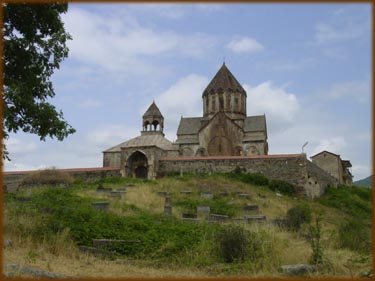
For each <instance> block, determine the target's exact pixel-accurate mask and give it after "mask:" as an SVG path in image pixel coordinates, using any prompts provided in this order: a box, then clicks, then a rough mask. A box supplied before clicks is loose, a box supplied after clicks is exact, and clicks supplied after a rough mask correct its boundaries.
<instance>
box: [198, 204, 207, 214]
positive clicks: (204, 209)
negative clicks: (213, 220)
mask: <svg viewBox="0 0 375 281" xmlns="http://www.w3.org/2000/svg"><path fill="white" fill-rule="evenodd" d="M197 214H198V215H199V214H201V215H202V214H203V215H209V214H210V206H197Z"/></svg>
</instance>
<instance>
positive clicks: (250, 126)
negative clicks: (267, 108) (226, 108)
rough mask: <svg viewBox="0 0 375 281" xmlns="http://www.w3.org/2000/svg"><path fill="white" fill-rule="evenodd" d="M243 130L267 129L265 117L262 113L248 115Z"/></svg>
mask: <svg viewBox="0 0 375 281" xmlns="http://www.w3.org/2000/svg"><path fill="white" fill-rule="evenodd" d="M243 130H244V131H245V132H259V131H267V129H266V117H265V116H264V115H256V116H248V117H246V119H245V122H244V125H243Z"/></svg>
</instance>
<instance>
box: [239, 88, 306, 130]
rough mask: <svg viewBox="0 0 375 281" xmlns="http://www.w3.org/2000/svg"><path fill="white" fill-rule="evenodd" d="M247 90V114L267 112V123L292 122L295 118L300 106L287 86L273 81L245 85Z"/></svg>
mask: <svg viewBox="0 0 375 281" xmlns="http://www.w3.org/2000/svg"><path fill="white" fill-rule="evenodd" d="M244 88H245V90H246V92H247V114H248V115H257V114H266V117H267V120H269V121H267V123H269V122H270V123H274V124H276V123H277V124H280V123H284V124H285V123H290V122H292V121H293V120H294V117H295V115H296V114H297V112H298V110H299V108H300V106H299V103H298V100H297V97H296V95H295V94H292V93H289V92H287V90H286V89H285V87H276V86H273V84H272V81H266V82H263V83H261V84H259V85H257V86H255V87H251V86H249V85H244Z"/></svg>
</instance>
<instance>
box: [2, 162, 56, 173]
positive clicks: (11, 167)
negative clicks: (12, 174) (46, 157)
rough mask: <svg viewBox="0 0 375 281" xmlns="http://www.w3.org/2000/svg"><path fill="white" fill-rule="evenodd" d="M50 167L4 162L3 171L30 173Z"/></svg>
mask: <svg viewBox="0 0 375 281" xmlns="http://www.w3.org/2000/svg"><path fill="white" fill-rule="evenodd" d="M49 167H51V166H46V165H32V164H31V165H30V164H23V163H19V162H17V163H14V162H13V161H10V162H9V161H4V170H5V171H32V170H41V169H46V168H49Z"/></svg>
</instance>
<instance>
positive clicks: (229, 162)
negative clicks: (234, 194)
mask: <svg viewBox="0 0 375 281" xmlns="http://www.w3.org/2000/svg"><path fill="white" fill-rule="evenodd" d="M192 94H194V93H192ZM197 94H199V93H197ZM246 99H247V94H246V91H245V90H244V88H243V87H242V86H241V84H240V83H239V82H238V81H237V79H236V78H235V77H234V76H233V74H232V73H231V72H230V71H229V69H228V68H227V66H226V65H225V64H223V65H222V66H221V68H220V69H219V71H218V72H217V73H216V75H215V76H214V77H213V79H212V80H211V82H210V83H209V84H208V86H207V87H206V88H205V89H204V91H203V93H202V103H203V116H202V117H188V118H184V117H181V120H180V123H179V126H178V130H177V140H176V141H175V142H173V143H172V142H171V141H169V140H168V139H166V138H165V136H164V133H163V130H164V117H163V115H162V113H161V112H160V110H159V108H158V107H157V106H156V104H155V102H153V103H152V104H151V105H150V107H149V108H148V109H147V111H146V112H145V114H144V115H143V118H142V131H141V135H140V136H137V137H135V138H133V139H130V140H128V141H125V142H122V143H120V144H118V145H116V146H114V147H111V148H109V149H107V150H105V151H104V152H103V166H104V167H116V168H119V169H120V173H121V175H122V176H127V177H138V178H150V179H154V178H156V177H160V176H163V175H166V174H168V173H173V172H189V173H211V172H212V173H215V172H217V173H222V172H231V171H234V170H235V169H241V170H242V171H244V172H246V173H261V174H263V175H265V176H267V177H268V178H270V179H278V180H285V181H288V182H290V183H292V184H293V185H295V186H296V187H298V188H299V190H302V191H303V192H304V194H305V196H306V197H309V198H314V197H316V196H320V195H321V194H323V193H324V191H325V189H326V188H327V187H328V186H337V183H341V181H337V180H336V179H335V177H336V176H337V178H340V177H341V178H343V179H344V178H345V180H349V178H350V179H351V177H349V178H348V176H347V174H345V173H347V172H346V170H345V169H344V168H342V170H340V171H339V172H337V175H336V174H334V173H333V174H329V173H327V171H328V172H330V171H331V170H330V168H327V165H324V164H322V165H320V164H319V163H321V162H319V161H318V159H319V157H318V155H316V156H317V157H315V156H314V158H315V159H316V160H315V162H316V161H318V162H319V163H318V164H317V165H315V164H314V163H312V162H311V161H309V160H307V158H306V154H297V155H295V154H290V155H268V141H267V138H268V137H267V124H266V117H265V115H258V116H247V111H246ZM255 106H256V105H255ZM313 162H314V159H313ZM319 165H320V166H319ZM338 165H339V164H338ZM340 165H341V166H340V167H345V165H350V162H349V161H341V162H340ZM325 170H326V171H325ZM349 176H351V175H350V173H349Z"/></svg>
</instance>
